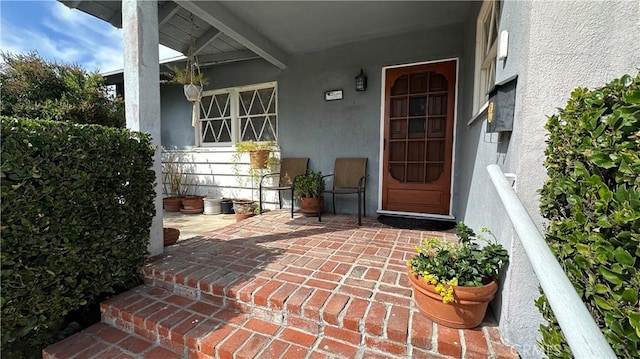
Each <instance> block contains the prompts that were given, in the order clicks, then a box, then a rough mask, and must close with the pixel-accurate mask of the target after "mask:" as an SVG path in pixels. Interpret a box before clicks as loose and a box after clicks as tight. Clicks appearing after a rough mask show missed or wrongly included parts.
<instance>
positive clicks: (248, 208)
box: [233, 199, 258, 222]
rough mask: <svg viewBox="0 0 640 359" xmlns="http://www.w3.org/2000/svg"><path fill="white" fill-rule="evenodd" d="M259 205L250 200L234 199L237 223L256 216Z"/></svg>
mask: <svg viewBox="0 0 640 359" xmlns="http://www.w3.org/2000/svg"><path fill="white" fill-rule="evenodd" d="M257 210H258V205H257V204H256V202H255V201H252V200H250V199H234V200H233V211H234V212H235V217H236V222H240V221H242V220H245V219H247V218H249V217H253V216H255V215H256V211H257Z"/></svg>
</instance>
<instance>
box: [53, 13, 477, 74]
mask: <svg viewBox="0 0 640 359" xmlns="http://www.w3.org/2000/svg"><path fill="white" fill-rule="evenodd" d="M58 1H60V2H62V3H63V4H65V5H66V6H68V7H70V8H77V9H79V10H81V11H83V12H86V13H88V14H90V15H93V16H95V17H97V18H100V19H102V20H104V21H107V22H109V23H111V24H112V25H114V26H116V27H119V28H120V27H122V11H121V1H88V0H58ZM469 6H470V2H466V1H453V0H450V1H335V2H331V1H329V2H325V1H298V2H294V1H190V0H189V1H178V2H174V1H165V0H161V1H158V22H159V32H160V43H161V44H163V45H165V46H167V47H169V48H172V49H174V50H176V51H179V52H182V53H183V54H186V53H187V51H188V47H189V34H190V29H191V21H190V14H191V13H193V14H194V25H195V31H194V34H195V37H196V51H197V53H198V57H199V61H200V63H201V65H212V64H217V63H224V62H230V61H241V60H248V59H253V58H257V57H262V58H264V59H265V60H267V61H269V62H270V63H272V64H273V65H275V66H277V67H280V68H285V67H287V57H288V56H290V55H293V54H297V53H304V52H312V51H316V50H319V49H325V48H330V47H333V46H337V45H340V44H345V43H350V42H355V41H359V40H364V39H372V38H377V37H382V36H388V35H393V34H400V33H404V32H409V31H415V30H422V29H430V28H436V27H440V26H444V25H450V24H456V23H463V22H464V21H465V20H466V19H467V16H468V13H469Z"/></svg>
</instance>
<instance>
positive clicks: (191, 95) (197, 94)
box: [184, 83, 202, 102]
mask: <svg viewBox="0 0 640 359" xmlns="http://www.w3.org/2000/svg"><path fill="white" fill-rule="evenodd" d="M184 96H185V97H186V98H187V100H189V101H190V102H199V101H200V98H201V97H202V86H200V85H197V84H193V83H190V84H187V85H184Z"/></svg>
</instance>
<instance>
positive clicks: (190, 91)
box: [170, 66, 208, 102]
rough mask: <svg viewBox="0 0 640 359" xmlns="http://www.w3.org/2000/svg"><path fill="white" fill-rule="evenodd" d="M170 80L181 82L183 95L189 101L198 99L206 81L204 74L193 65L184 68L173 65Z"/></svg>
mask: <svg viewBox="0 0 640 359" xmlns="http://www.w3.org/2000/svg"><path fill="white" fill-rule="evenodd" d="M170 82H173V83H179V84H182V85H183V86H184V95H185V97H186V98H187V100H189V101H191V102H197V101H200V95H201V94H202V88H203V87H204V85H206V84H207V83H208V81H207V79H206V78H205V77H204V74H203V73H201V72H200V70H199V69H197V68H195V67H194V66H187V67H185V68H184V69H181V68H179V67H174V68H173V74H172V76H171V79H170Z"/></svg>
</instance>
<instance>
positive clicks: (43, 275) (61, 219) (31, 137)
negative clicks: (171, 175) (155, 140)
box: [0, 117, 155, 348]
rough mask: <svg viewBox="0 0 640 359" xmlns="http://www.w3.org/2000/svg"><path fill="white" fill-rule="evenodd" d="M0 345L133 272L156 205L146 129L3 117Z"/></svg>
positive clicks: (31, 333)
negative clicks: (0, 328) (0, 339)
mask: <svg viewBox="0 0 640 359" xmlns="http://www.w3.org/2000/svg"><path fill="white" fill-rule="evenodd" d="M1 124H2V128H1V132H2V137H1V141H2V164H1V170H2V171H1V177H0V187H1V193H2V204H1V207H2V225H1V233H0V234H1V241H2V242H1V246H2V252H1V253H0V258H1V265H2V274H1V277H2V293H1V298H0V306H1V309H2V347H3V348H6V347H7V346H9V345H11V343H12V342H14V344H16V345H18V344H19V346H24V345H41V344H46V342H47V341H48V340H49V337H48V336H49V335H50V334H49V332H50V331H51V330H52V329H56V328H55V326H58V325H60V324H61V323H60V322H61V321H62V320H63V318H64V317H65V315H66V314H67V313H69V312H71V311H73V310H77V309H78V308H81V307H82V306H84V305H86V304H87V303H90V302H91V301H93V300H94V299H95V298H97V297H98V296H100V295H101V294H105V293H111V292H113V291H114V289H116V288H123V287H129V286H131V285H132V284H133V283H137V282H138V281H139V274H138V272H137V270H138V269H139V268H140V267H141V266H142V265H143V264H144V261H145V258H146V256H147V244H148V242H149V228H150V226H151V220H152V217H153V215H154V214H155V209H154V205H153V198H154V197H155V191H154V182H155V174H154V172H153V170H152V169H151V166H152V163H153V153H154V149H153V147H152V146H151V142H150V139H149V136H148V135H146V134H140V133H134V132H130V131H128V130H125V129H116V128H108V127H103V126H98V125H76V124H71V123H68V122H55V121H42V120H27V119H18V118H8V117H2V118H1Z"/></svg>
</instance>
